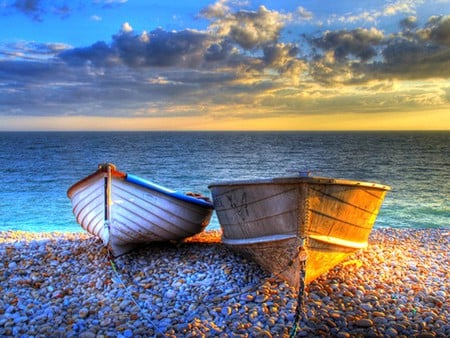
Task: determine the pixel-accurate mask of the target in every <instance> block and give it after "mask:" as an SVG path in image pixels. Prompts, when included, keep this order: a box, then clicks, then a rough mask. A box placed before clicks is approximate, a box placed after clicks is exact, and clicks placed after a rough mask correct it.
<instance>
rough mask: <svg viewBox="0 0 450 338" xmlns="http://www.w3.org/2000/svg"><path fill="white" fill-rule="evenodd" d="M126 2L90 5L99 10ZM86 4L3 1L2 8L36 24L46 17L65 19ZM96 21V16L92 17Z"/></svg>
mask: <svg viewBox="0 0 450 338" xmlns="http://www.w3.org/2000/svg"><path fill="white" fill-rule="evenodd" d="M127 1H128V0H95V1H93V2H92V5H94V6H99V7H101V8H105V9H108V8H115V7H118V6H121V5H123V4H125V3H126V2H127ZM86 5H87V4H83V3H81V4H78V3H76V2H74V1H69V0H4V1H3V7H4V8H5V9H6V10H8V11H16V12H20V13H23V14H24V15H26V16H28V17H29V18H30V19H32V20H33V21H36V22H43V21H44V20H45V17H46V16H47V15H55V16H58V17H60V18H67V17H68V16H70V15H71V14H72V13H73V12H74V11H77V10H79V9H80V8H82V7H83V6H86ZM91 18H92V19H94V20H96V19H97V18H99V17H98V16H92V17H91Z"/></svg>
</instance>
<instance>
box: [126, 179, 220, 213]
mask: <svg viewBox="0 0 450 338" xmlns="http://www.w3.org/2000/svg"><path fill="white" fill-rule="evenodd" d="M125 180H126V181H128V182H130V183H134V184H137V185H139V186H141V187H144V188H147V189H150V190H153V191H157V192H159V193H162V194H164V195H167V196H170V197H173V198H176V199H179V200H182V201H185V202H189V203H193V204H197V205H200V206H202V207H205V208H209V209H214V207H213V204H212V203H210V202H207V201H205V200H202V199H198V198H195V197H192V196H188V195H185V194H183V193H181V192H178V191H175V190H171V189H167V188H166V187H163V186H161V185H159V184H156V183H153V182H150V181H147V180H145V179H143V178H140V177H139V176H136V175H133V174H127V175H126V178H125Z"/></svg>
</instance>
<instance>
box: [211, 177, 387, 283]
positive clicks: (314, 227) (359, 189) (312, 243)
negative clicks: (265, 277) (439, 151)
mask: <svg viewBox="0 0 450 338" xmlns="http://www.w3.org/2000/svg"><path fill="white" fill-rule="evenodd" d="M209 189H210V190H211V193H212V197H213V203H214V208H215V210H216V213H217V217H218V219H219V223H220V226H221V228H222V241H223V243H224V244H226V245H228V246H230V247H232V248H233V249H235V250H237V251H239V252H242V253H244V254H247V255H249V256H250V257H251V258H252V259H253V260H254V261H256V262H257V263H258V264H259V265H260V266H262V267H263V268H264V269H266V270H268V271H269V272H272V273H273V274H275V275H277V276H279V277H281V278H282V279H284V280H285V281H287V282H288V283H289V285H291V286H293V287H298V286H299V283H300V271H299V269H300V266H304V263H303V262H304V254H305V250H306V254H307V258H306V270H305V273H306V277H305V280H304V282H305V283H308V282H310V281H312V280H314V279H315V278H317V277H319V276H320V275H322V274H323V273H325V272H327V271H329V270H330V269H331V268H333V267H334V266H336V265H338V264H339V263H341V262H342V261H343V260H344V259H346V258H347V257H348V256H349V255H351V254H352V253H354V252H355V251H357V250H359V249H361V248H364V247H365V246H367V241H368V237H369V234H370V232H371V230H372V227H373V225H374V223H375V219H376V217H377V214H378V211H379V209H380V207H381V204H382V202H383V199H384V197H385V194H386V192H387V191H388V190H390V188H389V187H388V186H385V185H380V184H375V183H368V182H357V181H350V180H344V179H334V178H323V177H311V176H309V175H301V176H299V177H287V178H274V179H261V180H249V181H234V182H222V183H213V184H211V185H209Z"/></svg>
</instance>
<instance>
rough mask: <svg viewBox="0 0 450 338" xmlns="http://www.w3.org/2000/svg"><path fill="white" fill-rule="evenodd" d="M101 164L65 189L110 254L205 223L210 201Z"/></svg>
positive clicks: (78, 217)
mask: <svg viewBox="0 0 450 338" xmlns="http://www.w3.org/2000/svg"><path fill="white" fill-rule="evenodd" d="M111 168H112V169H111V170H110V174H108V170H107V166H100V167H99V170H97V171H96V172H95V173H93V174H92V175H90V176H88V177H86V178H84V179H82V180H81V181H79V182H77V183H75V184H74V185H73V186H72V187H70V188H69V190H68V193H67V194H68V197H69V198H70V200H71V202H72V208H73V213H74V215H75V217H76V220H77V222H78V223H79V224H80V225H81V227H82V228H83V229H85V230H86V231H88V232H89V233H91V234H93V235H95V236H98V237H99V238H101V240H102V241H103V243H104V244H105V245H106V246H108V248H109V249H110V251H111V253H112V254H113V255H114V256H119V255H122V254H124V253H126V252H128V251H130V250H132V249H134V248H135V247H137V246H141V245H143V244H146V243H150V242H161V241H177V240H182V239H184V238H186V237H190V236H193V235H195V234H197V233H199V232H201V231H203V230H204V229H205V227H206V226H207V225H208V223H209V221H210V218H211V215H212V212H213V206H212V204H211V203H209V202H207V201H205V200H203V199H198V198H195V197H191V196H186V195H183V194H181V193H177V192H174V191H170V190H168V189H166V188H164V187H161V186H158V185H155V184H153V183H151V182H148V181H145V180H142V179H140V178H139V177H137V176H133V175H128V174H125V173H123V172H120V171H117V170H116V169H115V167H114V166H112V167H111Z"/></svg>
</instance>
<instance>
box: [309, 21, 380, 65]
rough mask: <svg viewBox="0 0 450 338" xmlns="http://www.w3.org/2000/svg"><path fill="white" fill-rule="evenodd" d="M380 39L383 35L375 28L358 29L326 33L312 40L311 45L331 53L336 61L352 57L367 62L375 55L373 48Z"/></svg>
mask: <svg viewBox="0 0 450 338" xmlns="http://www.w3.org/2000/svg"><path fill="white" fill-rule="evenodd" d="M382 39H383V33H382V32H381V31H379V30H378V29H376V28H371V29H361V28H358V29H354V30H351V31H347V30H341V31H334V32H326V33H325V34H324V35H322V36H321V37H320V38H316V39H312V40H311V43H312V45H314V46H316V47H319V48H321V49H323V50H325V51H330V50H331V51H333V53H334V57H335V58H336V59H338V60H342V59H344V58H347V57H348V56H349V55H353V56H356V57H358V58H360V59H361V60H362V61H367V60H369V59H371V58H372V57H374V56H375V55H376V50H375V47H376V46H377V45H379V44H380V42H381V40H382Z"/></svg>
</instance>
